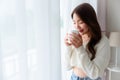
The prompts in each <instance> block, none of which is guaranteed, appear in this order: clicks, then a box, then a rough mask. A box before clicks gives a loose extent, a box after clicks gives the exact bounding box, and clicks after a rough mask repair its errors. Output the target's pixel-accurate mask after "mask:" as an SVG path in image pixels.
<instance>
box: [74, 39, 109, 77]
mask: <svg viewBox="0 0 120 80" xmlns="http://www.w3.org/2000/svg"><path fill="white" fill-rule="evenodd" d="M76 51H77V53H78V56H79V67H81V68H82V69H83V70H84V71H85V72H86V74H87V75H88V76H89V77H90V78H92V79H95V78H97V77H100V76H102V75H103V73H104V70H105V69H106V68H107V66H108V64H109V60H110V47H109V41H108V40H107V41H102V42H101V43H99V45H98V46H97V48H96V57H95V59H94V60H92V61H91V60H90V58H89V57H88V53H87V51H86V50H85V48H84V47H83V46H81V47H79V48H77V49H76Z"/></svg>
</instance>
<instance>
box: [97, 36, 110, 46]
mask: <svg viewBox="0 0 120 80" xmlns="http://www.w3.org/2000/svg"><path fill="white" fill-rule="evenodd" d="M104 45H106V46H109V39H108V37H107V36H106V35H105V34H102V37H101V40H100V41H99V42H98V44H97V45H96V47H98V46H104Z"/></svg>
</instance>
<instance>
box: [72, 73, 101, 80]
mask: <svg viewBox="0 0 120 80" xmlns="http://www.w3.org/2000/svg"><path fill="white" fill-rule="evenodd" d="M71 80H102V79H101V78H100V77H99V78H97V79H90V78H89V77H85V78H80V77H78V76H76V75H75V74H74V73H72V76H71Z"/></svg>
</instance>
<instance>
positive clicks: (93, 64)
mask: <svg viewBox="0 0 120 80" xmlns="http://www.w3.org/2000/svg"><path fill="white" fill-rule="evenodd" d="M71 17H72V20H73V24H74V28H75V29H76V30H78V31H79V34H75V33H72V34H68V33H67V34H66V36H65V39H64V42H65V45H66V51H65V62H66V63H65V65H66V66H65V67H66V69H67V70H71V69H72V70H73V73H72V75H71V80H102V78H101V76H103V73H104V71H105V69H106V68H107V66H108V64H109V60H110V46H109V41H108V39H107V37H106V36H105V35H103V34H101V29H100V25H99V23H98V21H97V17H96V13H95V11H94V9H93V7H92V6H91V5H90V4H88V3H83V4H80V5H78V6H77V7H76V8H75V9H74V10H73V12H72V14H71ZM68 40H69V41H70V42H69V41H68Z"/></svg>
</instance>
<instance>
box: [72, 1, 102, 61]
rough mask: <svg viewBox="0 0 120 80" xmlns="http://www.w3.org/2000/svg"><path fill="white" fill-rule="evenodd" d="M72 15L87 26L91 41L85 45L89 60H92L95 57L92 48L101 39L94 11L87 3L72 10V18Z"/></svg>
mask: <svg viewBox="0 0 120 80" xmlns="http://www.w3.org/2000/svg"><path fill="white" fill-rule="evenodd" d="M74 13H75V14H77V15H78V16H79V17H80V18H81V19H82V21H83V22H84V23H86V24H87V25H88V29H89V31H90V34H91V39H90V41H89V42H88V44H87V50H88V51H89V52H90V53H91V54H92V57H91V60H93V59H94V58H95V55H96V51H95V48H94V47H95V45H96V44H97V43H98V42H99V41H100V39H101V29H100V25H99V23H98V21H97V16H96V13H95V10H94V8H93V7H92V6H91V5H90V4H89V3H82V4H80V5H78V6H77V7H76V8H75V9H74V10H73V12H72V14H71V17H72V18H73V14H74Z"/></svg>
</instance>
